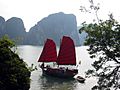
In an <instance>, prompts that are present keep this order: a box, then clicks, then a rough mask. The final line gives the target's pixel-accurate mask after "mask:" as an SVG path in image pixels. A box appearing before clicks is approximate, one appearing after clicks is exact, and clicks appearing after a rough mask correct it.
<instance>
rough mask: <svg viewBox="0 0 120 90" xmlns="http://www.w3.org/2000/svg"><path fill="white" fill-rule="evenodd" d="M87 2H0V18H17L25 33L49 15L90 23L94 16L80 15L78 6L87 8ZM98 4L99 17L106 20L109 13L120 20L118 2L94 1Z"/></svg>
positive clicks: (19, 0)
mask: <svg viewBox="0 0 120 90" xmlns="http://www.w3.org/2000/svg"><path fill="white" fill-rule="evenodd" d="M88 1H89V0H0V16H2V17H4V18H5V20H7V19H9V18H11V17H19V18H21V19H22V20H23V22H24V25H25V28H26V31H28V30H29V29H30V27H32V26H34V25H35V24H36V23H37V22H38V21H40V20H41V19H42V18H44V17H47V16H48V15H49V14H52V13H58V12H64V13H66V14H74V15H75V16H76V18H77V25H78V26H79V25H80V24H81V23H82V22H84V21H87V22H91V21H92V20H93V18H94V15H92V14H87V13H81V12H80V10H79V9H80V6H81V5H82V6H86V7H87V6H89V2H88ZM94 1H97V2H99V3H100V8H101V9H100V11H99V17H100V18H103V19H106V18H107V17H108V16H107V15H108V14H109V13H113V14H114V16H115V17H116V18H117V19H118V20H120V0H94Z"/></svg>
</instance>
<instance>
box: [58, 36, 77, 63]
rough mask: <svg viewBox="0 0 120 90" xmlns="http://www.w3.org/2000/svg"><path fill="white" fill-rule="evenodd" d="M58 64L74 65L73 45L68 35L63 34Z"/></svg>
mask: <svg viewBox="0 0 120 90" xmlns="http://www.w3.org/2000/svg"><path fill="white" fill-rule="evenodd" d="M57 64H58V65H76V53H75V45H74V42H73V40H72V39H71V38H70V37H67V36H63V38H62V42H61V45H60V50H59V54H58V58H57Z"/></svg>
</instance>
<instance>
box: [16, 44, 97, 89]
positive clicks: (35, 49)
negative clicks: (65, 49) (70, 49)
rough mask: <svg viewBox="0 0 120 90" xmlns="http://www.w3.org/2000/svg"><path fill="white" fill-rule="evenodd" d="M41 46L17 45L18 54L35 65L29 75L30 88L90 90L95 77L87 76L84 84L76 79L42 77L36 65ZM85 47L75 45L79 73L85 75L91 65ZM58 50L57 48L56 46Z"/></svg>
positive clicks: (28, 62)
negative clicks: (35, 67) (79, 63)
mask: <svg viewBox="0 0 120 90" xmlns="http://www.w3.org/2000/svg"><path fill="white" fill-rule="evenodd" d="M42 48H43V47H39V46H28V45H24V46H18V54H19V56H20V57H21V58H22V59H24V61H25V62H26V63H27V64H28V65H29V66H30V65H31V64H32V63H33V64H34V65H36V66H37V68H38V70H36V71H33V72H32V75H31V88H30V90H90V89H91V87H92V86H93V85H94V84H95V83H96V79H94V78H87V79H86V81H85V83H84V84H81V83H79V82H78V81H76V80H69V81H68V80H67V81H66V80H62V79H58V78H51V77H43V76H42V71H41V69H40V68H39V67H38V65H39V63H38V62H37V60H38V58H39V56H40V54H41V51H42ZM86 49H87V47H85V46H82V47H76V57H77V63H78V62H79V61H81V65H79V66H78V69H79V74H78V75H81V76H83V77H85V74H84V72H85V71H86V70H88V69H90V68H92V67H91V62H93V60H92V59H90V58H89V55H88V52H87V51H86ZM57 50H58V48H57Z"/></svg>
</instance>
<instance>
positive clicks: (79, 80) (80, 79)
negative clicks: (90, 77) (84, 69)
mask: <svg viewBox="0 0 120 90" xmlns="http://www.w3.org/2000/svg"><path fill="white" fill-rule="evenodd" d="M75 79H76V80H77V81H78V82H80V83H84V82H85V78H83V77H81V76H77V77H76V78H75Z"/></svg>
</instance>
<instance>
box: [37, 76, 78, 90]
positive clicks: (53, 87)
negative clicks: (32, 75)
mask: <svg viewBox="0 0 120 90" xmlns="http://www.w3.org/2000/svg"><path fill="white" fill-rule="evenodd" d="M39 81H40V82H39V84H40V86H41V87H40V90H74V88H75V87H76V84H77V81H75V80H66V79H60V78H55V77H51V76H47V77H46V76H41V77H40V78H39Z"/></svg>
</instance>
